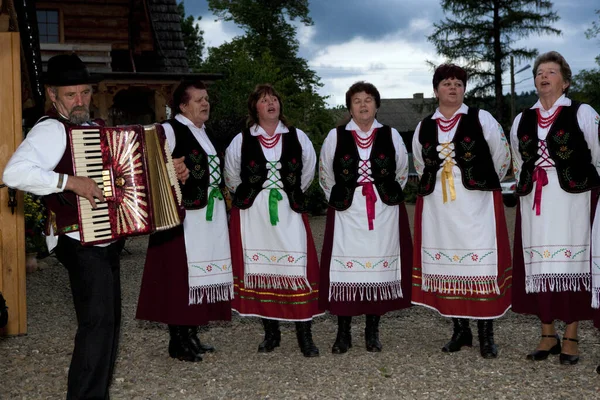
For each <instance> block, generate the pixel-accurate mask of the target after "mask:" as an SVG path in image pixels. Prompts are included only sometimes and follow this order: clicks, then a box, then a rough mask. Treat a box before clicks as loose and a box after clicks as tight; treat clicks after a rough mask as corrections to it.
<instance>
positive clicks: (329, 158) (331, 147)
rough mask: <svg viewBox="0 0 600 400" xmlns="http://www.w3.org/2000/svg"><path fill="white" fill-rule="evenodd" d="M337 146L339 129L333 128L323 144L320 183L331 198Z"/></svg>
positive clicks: (326, 195) (320, 160)
mask: <svg viewBox="0 0 600 400" xmlns="http://www.w3.org/2000/svg"><path fill="white" fill-rule="evenodd" d="M336 147H337V130H336V129H332V130H330V131H329V133H328V134H327V137H326V138H325V141H324V142H323V146H322V147H321V156H320V157H319V185H321V189H323V191H324V192H325V198H326V199H327V200H329V197H330V196H331V188H333V185H335V175H334V173H333V157H334V155H335V148H336Z"/></svg>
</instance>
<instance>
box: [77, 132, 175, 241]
mask: <svg viewBox="0 0 600 400" xmlns="http://www.w3.org/2000/svg"><path fill="white" fill-rule="evenodd" d="M69 133H70V135H69V137H70V145H71V151H72V154H73V167H74V170H75V175H76V176H86V177H89V178H91V179H93V180H94V181H95V182H96V183H97V184H98V186H100V189H102V192H103V194H104V198H105V201H104V202H100V201H99V200H97V199H96V208H92V206H91V204H90V202H89V201H88V200H87V199H86V198H84V197H81V196H77V207H78V210H79V231H80V235H81V243H82V244H84V245H85V244H98V243H105V242H110V241H113V240H115V239H119V238H122V237H127V236H133V235H143V234H148V233H152V232H155V231H160V230H165V229H169V228H173V227H175V226H177V225H180V224H181V223H182V220H183V215H184V211H183V208H182V207H181V189H180V187H179V182H178V181H177V176H176V174H175V168H174V166H173V160H172V159H171V152H170V150H169V148H168V143H167V141H166V137H165V133H164V130H163V127H162V126H161V125H160V124H153V125H146V126H142V125H131V126H117V127H101V126H76V127H70V128H69Z"/></svg>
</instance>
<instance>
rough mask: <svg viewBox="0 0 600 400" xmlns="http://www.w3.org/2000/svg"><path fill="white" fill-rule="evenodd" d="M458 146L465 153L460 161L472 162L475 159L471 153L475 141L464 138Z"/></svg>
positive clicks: (467, 137)
mask: <svg viewBox="0 0 600 400" xmlns="http://www.w3.org/2000/svg"><path fill="white" fill-rule="evenodd" d="M460 145H461V147H462V148H463V150H464V151H465V153H464V154H463V155H462V157H461V159H463V160H464V161H465V162H469V161H472V160H473V159H474V158H475V154H473V152H472V150H473V147H475V140H472V139H471V138H470V137H469V136H465V137H464V138H463V140H462V141H461V142H460Z"/></svg>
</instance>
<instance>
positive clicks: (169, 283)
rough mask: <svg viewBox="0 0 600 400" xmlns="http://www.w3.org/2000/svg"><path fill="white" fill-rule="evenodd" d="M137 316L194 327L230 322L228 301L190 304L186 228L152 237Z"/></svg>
mask: <svg viewBox="0 0 600 400" xmlns="http://www.w3.org/2000/svg"><path fill="white" fill-rule="evenodd" d="M223 245H224V246H226V245H227V244H226V243H223ZM135 317H136V318H137V319H142V320H146V321H155V322H162V323H165V324H169V325H193V326H199V325H206V324H207V323H208V322H209V321H229V320H231V302H229V301H221V302H217V303H203V304H189V288H188V265H187V256H186V252H185V240H184V236H183V226H178V227H176V228H173V229H169V230H167V231H163V232H157V233H154V234H152V235H150V238H149V241H148V252H147V253H146V263H145V265H144V274H143V276H142V286H141V289H140V297H139V299H138V306H137V312H136V315H135Z"/></svg>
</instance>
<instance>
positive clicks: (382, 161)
mask: <svg viewBox="0 0 600 400" xmlns="http://www.w3.org/2000/svg"><path fill="white" fill-rule="evenodd" d="M374 161H375V164H377V166H378V167H380V168H381V171H380V173H381V177H386V176H388V175H389V174H390V171H389V170H388V168H389V166H390V165H391V163H392V160H391V158H390V157H386V156H385V154H383V153H381V154H379V155H378V156H377V157H376V158H375V160H374ZM386 167H388V168H386Z"/></svg>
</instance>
